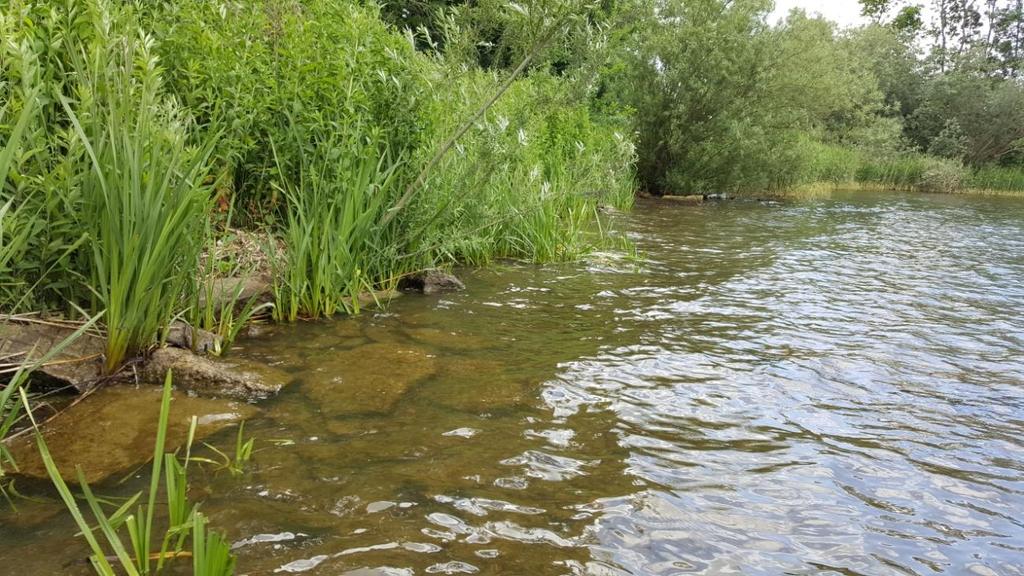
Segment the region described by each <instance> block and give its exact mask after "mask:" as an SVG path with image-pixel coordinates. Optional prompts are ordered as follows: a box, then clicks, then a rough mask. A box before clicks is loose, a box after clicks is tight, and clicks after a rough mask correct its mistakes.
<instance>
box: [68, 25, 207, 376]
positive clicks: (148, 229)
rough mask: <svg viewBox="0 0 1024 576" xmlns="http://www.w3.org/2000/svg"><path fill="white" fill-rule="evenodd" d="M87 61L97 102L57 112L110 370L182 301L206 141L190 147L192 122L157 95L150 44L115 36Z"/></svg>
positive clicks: (198, 243)
mask: <svg viewBox="0 0 1024 576" xmlns="http://www.w3.org/2000/svg"><path fill="white" fill-rule="evenodd" d="M93 58H94V60H93V61H92V62H91V64H92V66H90V68H91V70H93V76H92V78H91V79H90V82H91V84H92V85H93V86H95V87H96V90H97V94H96V96H95V98H92V99H88V100H87V99H83V100H82V101H79V102H71V101H69V100H67V99H65V100H63V106H64V110H65V112H66V113H67V116H68V118H69V119H70V121H71V124H72V126H73V128H74V132H75V134H76V135H77V137H78V138H79V139H80V140H81V142H82V145H83V146H84V147H85V149H86V151H87V157H88V166H83V167H82V171H83V178H82V183H81V188H80V194H81V196H82V206H83V211H84V213H85V218H84V221H85V224H86V226H87V227H88V228H87V229H88V233H89V236H90V243H89V244H90V246H89V247H90V254H89V256H90V257H91V259H90V271H91V274H90V278H91V281H92V285H91V288H92V291H93V294H94V304H93V308H94V310H99V309H102V310H105V311H106V333H107V345H106V357H105V360H104V365H105V369H106V371H107V373H112V372H114V371H115V370H117V369H118V368H119V367H120V366H121V364H122V363H123V362H124V360H125V358H126V357H127V356H129V355H134V354H139V353H142V352H144V351H145V350H146V348H148V347H149V346H151V345H152V344H153V343H154V342H155V341H156V338H157V335H158V333H159V332H160V330H161V329H162V328H163V327H165V326H167V325H168V324H169V323H170V320H171V318H172V317H173V316H174V315H175V313H176V311H177V310H178V309H179V308H180V306H181V305H182V301H181V300H182V295H183V293H184V292H185V289H186V287H187V286H188V283H189V276H190V275H192V274H194V273H195V272H196V270H197V266H198V257H199V253H200V250H201V247H202V246H203V238H202V234H203V231H204V229H205V227H204V226H203V222H204V219H205V218H206V217H207V214H208V213H209V209H210V188H209V186H208V185H207V184H206V183H205V180H206V176H207V171H208V165H207V161H208V159H209V156H210V153H211V151H212V145H213V141H212V140H208V141H206V142H204V143H202V144H201V145H200V147H199V148H192V147H190V146H189V145H188V138H189V126H190V121H189V119H188V117H187V115H186V114H184V113H182V112H181V111H180V110H179V109H178V108H177V107H176V106H175V105H174V104H173V102H170V101H168V100H167V99H166V98H165V97H164V96H163V94H162V91H161V90H162V79H161V77H160V75H159V68H158V67H157V63H156V60H155V58H154V56H153V55H152V53H151V50H150V45H149V41H148V39H146V38H141V39H138V38H132V37H128V36H125V37H122V38H120V39H119V40H117V41H112V42H111V43H110V44H109V49H108V50H105V51H102V52H97V53H96V54H95V55H94V56H93Z"/></svg>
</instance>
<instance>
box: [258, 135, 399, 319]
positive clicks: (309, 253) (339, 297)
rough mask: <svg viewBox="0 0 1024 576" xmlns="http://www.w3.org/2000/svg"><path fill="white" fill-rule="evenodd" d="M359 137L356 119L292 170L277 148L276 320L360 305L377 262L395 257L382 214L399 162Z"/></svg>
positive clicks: (377, 271) (379, 271)
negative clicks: (279, 250)
mask: <svg viewBox="0 0 1024 576" xmlns="http://www.w3.org/2000/svg"><path fill="white" fill-rule="evenodd" d="M365 138H366V136H365V135H364V134H362V133H361V131H360V129H359V127H350V128H349V133H347V134H338V135H332V136H328V137H326V138H325V139H324V140H321V141H319V142H317V144H316V146H315V147H314V149H313V150H311V151H309V152H307V153H304V154H303V155H302V156H301V158H300V165H299V167H298V170H297V174H295V175H294V176H290V175H289V174H288V171H287V168H286V166H285V165H284V163H283V162H282V161H281V158H280V157H276V156H275V158H276V161H277V163H278V164H277V166H278V170H279V171H280V172H281V174H282V181H281V184H280V185H279V187H278V190H279V191H280V192H281V194H282V195H283V196H284V198H285V202H286V210H285V216H284V222H283V228H284V230H283V238H284V244H285V250H284V255H283V256H280V257H278V258H277V259H276V260H275V268H276V270H275V275H274V299H275V302H276V306H275V308H274V313H275V317H276V318H277V319H279V320H285V321H289V322H293V321H295V320H296V319H297V318H299V317H300V316H302V317H306V318H321V317H329V316H332V315H334V314H335V313H336V312H338V311H339V310H344V311H346V312H358V311H359V297H360V295H361V294H362V293H364V292H367V291H372V290H373V288H374V282H375V281H376V280H379V279H380V278H382V277H385V274H386V272H387V268H385V267H381V266H380V265H378V263H380V262H382V261H386V258H387V257H388V256H389V255H390V256H391V257H392V258H393V257H394V252H393V250H394V244H393V243H392V242H391V241H390V240H389V238H388V237H387V235H386V231H387V228H386V227H384V226H381V225H380V219H381V218H382V217H383V215H384V213H385V210H386V209H387V208H388V206H389V201H390V199H391V187H392V183H393V182H394V177H395V171H396V168H397V166H398V163H397V162H394V161H391V160H390V159H389V157H388V154H387V153H386V152H384V153H381V152H380V149H379V148H378V146H376V145H375V144H373V143H365ZM275 148H276V145H275Z"/></svg>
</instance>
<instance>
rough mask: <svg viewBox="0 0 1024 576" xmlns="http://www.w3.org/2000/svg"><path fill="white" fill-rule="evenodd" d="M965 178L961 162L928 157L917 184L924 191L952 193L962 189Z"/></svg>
mask: <svg viewBox="0 0 1024 576" xmlns="http://www.w3.org/2000/svg"><path fill="white" fill-rule="evenodd" d="M965 179H966V171H965V170H964V166H963V164H961V163H959V162H956V161H953V160H940V159H930V161H929V162H928V164H927V167H926V168H925V170H924V173H923V174H922V175H921V180H920V182H919V184H918V185H919V186H920V188H921V189H922V190H924V191H925V192H939V193H945V194H952V193H954V192H959V191H961V190H963V188H964V181H965Z"/></svg>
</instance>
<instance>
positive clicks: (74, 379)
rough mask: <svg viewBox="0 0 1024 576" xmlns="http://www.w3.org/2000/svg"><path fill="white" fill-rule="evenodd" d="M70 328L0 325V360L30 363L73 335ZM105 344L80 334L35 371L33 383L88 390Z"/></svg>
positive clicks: (99, 368) (99, 371) (98, 371)
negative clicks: (47, 382) (41, 381)
mask: <svg viewBox="0 0 1024 576" xmlns="http://www.w3.org/2000/svg"><path fill="white" fill-rule="evenodd" d="M74 332H75V330H74V329H73V328H66V327H63V326H59V325H55V324H49V323H47V324H44V323H37V322H27V323H22V322H2V323H0V358H8V359H10V361H12V362H22V361H27V362H32V361H34V360H38V359H40V358H42V357H43V356H45V355H46V354H47V353H48V352H49V351H50V350H51V349H53V348H54V347H55V346H57V345H58V344H60V343H61V342H62V341H64V340H65V339H66V338H68V337H69V336H71V335H72V334H74ZM105 349H106V346H105V341H104V339H103V338H100V337H99V336H95V335H93V334H90V333H85V334H82V335H81V336H80V337H79V338H77V339H76V340H75V341H74V342H71V343H70V344H69V345H68V346H67V347H66V348H64V350H63V351H62V352H61V353H60V354H58V355H56V356H55V357H54V358H53V359H52V362H51V363H49V364H48V365H45V366H42V367H40V368H39V369H38V370H36V372H35V374H34V378H35V379H36V380H45V381H49V382H51V383H53V384H55V385H57V386H61V387H63V386H71V387H73V388H75V389H76V390H77V391H79V392H84V391H86V390H88V389H90V388H91V387H92V386H93V385H94V384H95V383H96V382H97V381H98V380H99V378H100V376H101V374H102V369H103V354H104V351H105Z"/></svg>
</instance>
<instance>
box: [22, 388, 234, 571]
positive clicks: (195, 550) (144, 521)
mask: <svg viewBox="0 0 1024 576" xmlns="http://www.w3.org/2000/svg"><path fill="white" fill-rule="evenodd" d="M170 409H171V373H170V372H168V373H167V378H166V380H165V382H164V392H163V399H162V401H161V404H160V420H159V424H158V427H157V437H156V441H155V444H154V450H153V467H152V470H151V476H150V487H149V491H148V492H146V493H145V494H143V493H139V494H136V495H135V496H134V497H132V498H130V499H128V501H127V502H126V503H125V504H124V505H122V506H121V507H120V508H119V509H118V510H116V511H114V512H113V513H109V514H108V513H107V511H105V510H104V509H103V506H102V503H101V501H100V499H99V498H98V497H97V496H96V495H95V494H94V493H93V492H92V489H91V488H90V487H89V484H88V483H87V482H86V481H85V476H84V474H83V473H82V470H81V468H79V469H78V481H79V485H80V486H81V489H82V494H83V496H84V500H85V502H86V504H87V505H88V509H89V512H90V514H91V515H92V517H93V519H94V522H95V527H94V524H93V523H91V522H89V521H88V520H87V519H86V515H85V513H83V511H82V509H81V507H80V506H79V504H78V501H77V500H76V499H75V496H74V495H73V494H72V492H71V489H70V488H69V487H68V486H67V484H66V483H65V482H64V479H63V478H62V477H61V474H60V471H59V470H58V469H57V465H56V464H55V463H54V461H53V457H52V456H51V455H50V451H49V449H48V448H47V446H46V442H45V441H44V440H43V436H42V434H40V433H39V432H38V431H37V432H36V443H37V445H38V447H39V453H40V455H41V456H42V459H43V463H44V465H45V466H46V471H47V473H48V474H49V476H50V479H51V480H52V481H53V484H54V486H55V487H56V488H57V492H58V493H59V494H60V497H61V499H62V500H63V501H64V504H65V506H66V507H67V509H68V511H69V512H70V513H71V515H72V517H73V518H74V519H75V523H76V524H77V525H78V528H79V530H81V533H82V535H83V537H84V538H85V540H86V542H88V544H89V547H90V549H91V550H92V556H91V557H90V558H89V560H90V562H91V564H92V567H93V569H94V570H95V571H96V574H98V575H100V576H114V575H115V574H118V573H119V572H118V571H116V570H115V568H114V564H116V565H117V566H119V568H120V571H122V572H123V573H124V574H128V575H129V576H145V575H147V574H154V573H160V572H161V571H162V570H163V568H164V566H165V564H167V563H168V562H173V561H174V560H175V559H177V558H180V557H182V556H187V554H185V545H186V543H187V542H189V541H191V544H192V552H191V555H192V561H193V562H192V564H193V572H192V574H193V576H230V575H231V574H233V573H234V568H235V559H234V557H233V556H232V555H231V550H230V544H229V543H228V542H226V541H225V540H224V539H223V537H221V536H220V535H219V534H216V533H214V532H209V531H207V529H206V524H207V519H206V517H205V516H204V515H203V514H202V513H200V512H199V506H198V505H193V506H191V507H190V506H189V505H188V501H187V497H188V496H187V492H188V490H187V486H188V483H187V468H186V467H187V466H188V457H187V456H186V458H185V464H184V465H182V464H181V463H180V462H179V461H178V459H177V457H176V456H175V455H173V454H169V453H168V454H165V452H164V449H165V447H166V442H167V423H168V418H169V416H170ZM194 430H195V420H194V419H193V425H192V430H191V431H190V433H189V445H191V441H192V437H193V434H194ZM165 465H166V468H163V466H165ZM162 472H163V473H164V475H163V477H162V476H161V474H162ZM161 479H163V490H161ZM161 491H163V492H164V493H165V494H166V509H167V518H168V526H167V528H166V529H165V530H164V531H163V532H162V534H161V533H160V532H158V531H156V530H155V528H154V519H155V516H156V512H157V498H158V496H159V494H160V492H161ZM143 496H145V497H146V503H145V505H142V504H140V505H139V506H138V508H137V511H136V512H134V513H132V512H131V508H132V506H134V505H135V503H136V502H138V501H139V500H140V499H141V498H142V497H143ZM124 532H127V533H128V546H125V541H124V539H123V538H124ZM157 537H161V541H162V545H161V548H160V551H159V552H158V553H152V550H153V543H154V539H155V538H157ZM108 550H109V551H110V552H113V555H112V556H108V555H107V554H108ZM111 558H113V560H111ZM112 562H114V564H112Z"/></svg>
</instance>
